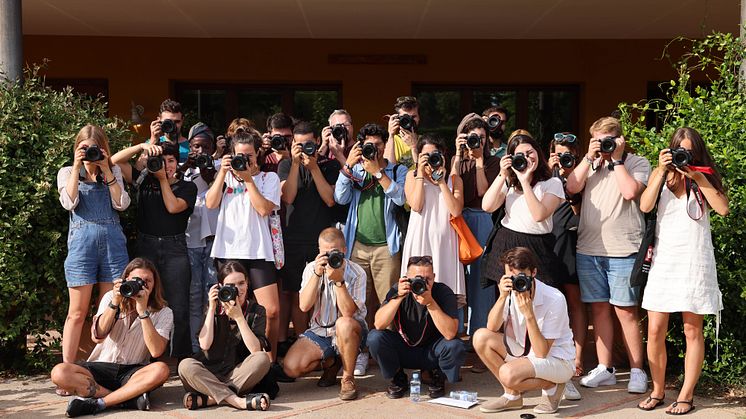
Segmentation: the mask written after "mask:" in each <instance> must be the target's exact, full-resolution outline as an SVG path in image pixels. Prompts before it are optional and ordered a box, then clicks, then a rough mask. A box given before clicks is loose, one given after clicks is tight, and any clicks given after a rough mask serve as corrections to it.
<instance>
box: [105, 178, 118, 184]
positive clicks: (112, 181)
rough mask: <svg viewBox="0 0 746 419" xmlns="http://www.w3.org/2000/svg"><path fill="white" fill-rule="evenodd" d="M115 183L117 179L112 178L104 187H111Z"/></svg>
mask: <svg viewBox="0 0 746 419" xmlns="http://www.w3.org/2000/svg"><path fill="white" fill-rule="evenodd" d="M115 183H117V178H112V179H111V180H110V181H109V182H106V186H112V185H114V184H115Z"/></svg>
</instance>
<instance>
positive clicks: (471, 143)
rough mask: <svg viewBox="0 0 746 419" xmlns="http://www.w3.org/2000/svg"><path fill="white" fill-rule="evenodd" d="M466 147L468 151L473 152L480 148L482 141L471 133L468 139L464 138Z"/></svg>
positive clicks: (475, 134)
mask: <svg viewBox="0 0 746 419" xmlns="http://www.w3.org/2000/svg"><path fill="white" fill-rule="evenodd" d="M466 146H467V147H469V148H470V149H472V150H474V149H476V148H479V147H481V146H482V139H481V138H480V137H479V134H477V133H475V132H474V133H471V134H469V136H468V137H466Z"/></svg>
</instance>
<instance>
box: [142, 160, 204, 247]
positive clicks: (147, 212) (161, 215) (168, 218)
mask: <svg viewBox="0 0 746 419" xmlns="http://www.w3.org/2000/svg"><path fill="white" fill-rule="evenodd" d="M139 177H140V171H138V170H137V169H135V168H134V167H133V168H132V179H133V180H137V178H139ZM171 190H172V191H173V193H174V195H175V196H176V197H177V198H181V199H183V200H184V201H186V203H187V205H188V207H187V209H185V210H184V211H182V212H180V213H178V214H170V213H169V212H168V210H167V209H166V204H164V203H163V196H162V195H161V186H160V183H159V182H158V179H156V178H155V176H153V175H150V174H148V175H147V176H145V179H144V180H143V181H142V184H140V186H139V188H138V191H137V229H138V230H139V231H140V232H142V233H145V234H150V235H152V236H159V237H161V236H176V235H178V234H184V232H185V231H186V227H187V222H188V221H189V216H190V215H192V211H194V202H195V201H196V200H197V186H196V185H195V184H194V183H192V182H186V181H183V180H179V181H177V182H176V183H174V184H173V185H171Z"/></svg>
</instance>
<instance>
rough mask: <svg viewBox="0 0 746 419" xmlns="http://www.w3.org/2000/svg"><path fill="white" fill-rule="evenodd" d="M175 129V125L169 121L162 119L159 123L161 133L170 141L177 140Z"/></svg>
mask: <svg viewBox="0 0 746 419" xmlns="http://www.w3.org/2000/svg"><path fill="white" fill-rule="evenodd" d="M177 129H178V128H177V127H176V123H175V122H174V121H172V120H170V119H164V120H162V121H161V131H163V133H164V134H166V137H168V138H169V139H170V140H172V141H173V140H178V138H174V137H176V134H177V132H176V131H177Z"/></svg>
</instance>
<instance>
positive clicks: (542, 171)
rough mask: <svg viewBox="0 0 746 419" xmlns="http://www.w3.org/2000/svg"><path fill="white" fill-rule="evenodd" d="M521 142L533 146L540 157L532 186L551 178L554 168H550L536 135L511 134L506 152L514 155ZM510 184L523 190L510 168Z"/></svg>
mask: <svg viewBox="0 0 746 419" xmlns="http://www.w3.org/2000/svg"><path fill="white" fill-rule="evenodd" d="M514 134H515V133H514ZM521 144H528V145H530V146H531V147H533V149H534V151H535V152H536V155H537V156H538V157H539V158H538V162H537V164H538V166H537V167H536V170H534V173H533V175H532V176H531V187H534V186H535V185H536V184H537V183H539V182H543V181H545V180H549V179H551V178H552V169H550V168H549V163H547V157H546V156H545V155H544V151H543V150H542V149H541V147H540V146H539V143H537V142H536V140H534V137H532V136H530V135H527V134H516V135H511V137H510V140H508V150H507V153H506V154H507V155H509V156H511V155H513V153H515V149H516V148H517V147H518V146H519V145H521ZM508 186H512V187H514V188H515V189H516V190H517V191H521V192H523V187H522V186H521V182H519V181H518V177H517V176H516V175H515V173H514V172H513V170H510V171H509V172H508Z"/></svg>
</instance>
